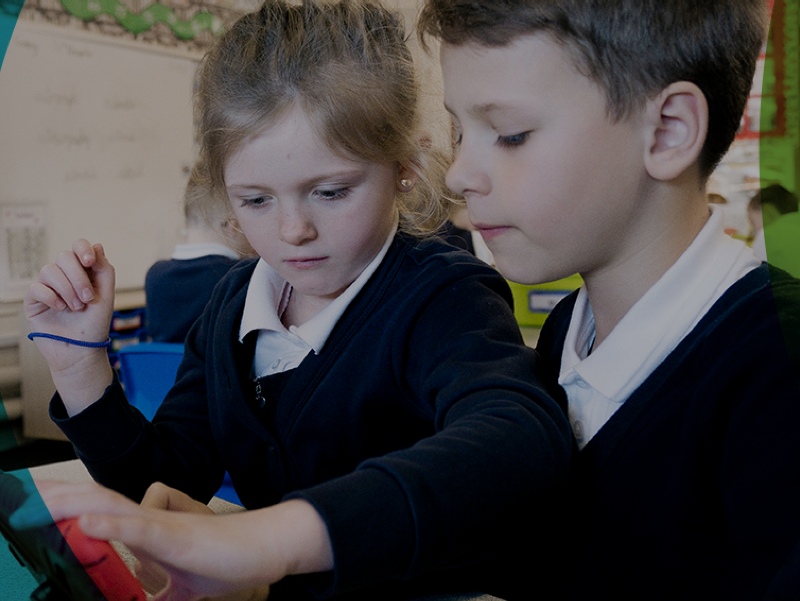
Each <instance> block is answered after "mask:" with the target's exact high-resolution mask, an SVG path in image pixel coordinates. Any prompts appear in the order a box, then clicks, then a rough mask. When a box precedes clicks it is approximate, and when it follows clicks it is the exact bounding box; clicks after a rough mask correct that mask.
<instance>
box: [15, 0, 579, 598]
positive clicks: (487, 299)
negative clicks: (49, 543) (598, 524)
mask: <svg viewBox="0 0 800 601" xmlns="http://www.w3.org/2000/svg"><path fill="white" fill-rule="evenodd" d="M416 95H417V87H416V83H415V80H414V75H413V70H412V65H411V59H410V54H409V51H408V49H407V47H406V44H405V40H404V32H403V28H402V26H401V24H400V22H399V20H398V18H397V17H396V16H395V15H394V14H392V13H391V12H389V11H387V10H385V9H383V8H381V7H380V6H378V5H376V4H373V3H369V2H366V3H363V4H360V3H355V2H342V3H337V4H327V3H325V4H324V3H321V2H316V1H311V0H307V1H305V2H303V4H302V5H299V6H297V5H290V4H287V3H284V2H279V1H268V2H267V3H266V4H264V6H263V7H262V8H261V9H260V10H259V11H257V12H254V13H252V14H249V15H247V16H245V17H243V18H242V19H241V20H240V21H238V22H237V23H236V24H235V26H234V27H233V28H232V29H231V30H230V31H229V32H227V33H226V34H225V35H224V36H223V37H222V39H221V40H220V42H219V44H218V46H217V47H216V48H215V49H214V50H213V51H212V52H211V53H210V54H209V55H208V57H207V58H206V59H205V61H204V62H203V64H202V67H201V72H200V78H199V89H198V96H197V105H196V106H197V120H198V123H199V127H200V131H201V133H202V137H201V148H202V150H201V153H202V159H203V161H204V162H205V164H206V166H207V168H208V172H209V174H210V175H209V178H210V181H209V182H208V185H209V186H210V188H211V192H212V193H211V194H210V195H209V197H212V198H216V199H217V200H218V202H217V203H216V204H214V205H212V206H209V207H208V208H207V212H208V214H209V215H213V214H215V213H217V212H218V211H221V210H222V211H232V213H233V217H235V218H236V220H237V221H238V223H239V224H240V226H241V228H242V230H243V231H244V233H245V235H246V237H247V239H248V241H249V243H250V244H251V245H252V247H253V248H254V249H255V250H256V251H257V252H258V254H259V255H260V259H259V260H257V261H250V262H245V263H244V264H242V265H241V266H238V267H234V268H233V269H232V270H231V271H230V272H229V274H228V276H226V278H225V279H224V280H223V281H222V283H221V284H220V285H218V286H217V287H216V289H215V291H214V294H213V296H212V299H211V301H210V303H209V305H208V307H207V308H206V311H205V313H204V314H203V316H202V317H201V318H200V320H199V321H198V322H197V323H196V324H195V325H194V326H193V328H192V330H191V331H190V333H189V335H188V338H187V341H186V353H185V356H184V360H183V363H182V366H181V368H180V370H179V373H178V377H177V380H176V383H175V386H174V388H173V389H172V391H171V392H170V394H169V395H168V396H167V398H166V400H165V401H164V403H163V405H162V406H161V408H160V410H159V411H158V414H157V415H156V416H155V418H154V419H153V422H152V423H149V422H147V421H146V420H145V419H144V418H142V416H141V415H140V414H139V413H138V412H137V411H136V410H135V409H132V408H131V407H129V406H128V404H127V402H126V401H125V397H124V393H123V391H122V389H121V387H120V385H119V383H118V382H117V381H116V380H115V378H114V374H113V372H112V370H111V368H110V367H109V365H108V361H107V359H106V354H105V352H104V350H103V349H102V348H101V349H97V348H91V347H89V348H87V347H84V346H80V345H76V344H75V343H74V342H64V341H62V340H52V339H48V338H44V337H37V338H35V340H36V344H37V346H38V347H39V349H40V350H41V352H42V353H43V354H44V355H45V357H46V358H47V361H48V363H49V365H50V369H51V372H52V375H53V380H54V382H55V384H56V388H57V390H58V394H57V395H56V396H55V397H54V399H53V402H52V407H51V410H52V415H53V418H54V420H55V421H56V422H57V423H58V424H59V425H60V427H61V428H62V429H63V431H64V432H65V433H66V434H67V435H68V436H69V438H70V439H71V440H72V441H73V443H74V444H75V447H76V449H77V452H78V454H79V456H80V457H81V459H82V460H83V461H84V463H85V464H86V465H87V467H88V468H89V470H90V472H91V473H92V475H93V476H94V478H95V479H96V480H97V481H98V482H100V483H102V484H104V485H105V486H108V487H110V488H113V489H115V490H117V491H120V492H122V493H123V494H125V495H126V496H128V497H130V498H132V499H135V500H140V499H142V497H143V495H144V494H145V491H146V490H147V489H148V486H150V485H151V484H152V483H153V482H156V481H160V482H163V483H165V484H166V485H168V486H169V487H172V488H175V489H179V490H180V491H183V492H184V493H186V494H188V495H189V496H191V497H192V498H194V499H198V500H200V501H203V502H206V501H208V500H209V499H210V497H211V496H212V495H213V494H214V492H215V491H216V490H217V489H218V487H219V485H220V482H221V480H222V477H223V474H224V473H225V471H226V470H227V471H228V472H229V473H230V476H231V479H232V481H233V484H234V486H235V488H236V492H237V493H238V495H239V498H240V499H241V500H242V502H243V504H244V505H245V506H246V507H247V508H248V509H250V510H252V511H249V512H246V513H245V514H244V515H242V516H232V517H226V518H225V519H226V526H225V528H224V529H223V528H222V527H221V526H220V525H219V524H220V522H215V523H214V525H213V526H212V525H210V524H211V523H210V522H209V520H210V519H220V518H204V517H203V518H201V517H200V516H191V517H190V518H187V519H189V520H190V521H188V522H184V521H173V522H172V523H171V524H169V525H168V520H165V519H162V518H153V521H152V522H150V526H149V527H148V528H149V529H150V533H151V534H152V533H153V530H152V529H153V528H155V524H159V525H160V527H165V528H172V530H171V531H170V534H171V535H172V536H174V537H176V538H173V539H171V540H174V541H175V547H174V548H173V549H172V551H171V552H170V551H167V552H166V555H161V557H162V558H166V556H169V558H170V559H168V560H167V563H169V562H170V561H171V562H173V563H172V565H177V566H178V567H186V568H188V569H189V571H190V572H191V571H194V572H195V573H199V574H201V575H203V576H205V577H211V579H212V580H213V583H212V584H208V582H209V579H208V578H205V579H200V581H201V584H197V582H198V581H196V580H192V581H191V582H192V584H191V585H186V584H185V580H184V579H182V577H183V576H185V574H183V573H181V572H176V571H173V572H172V574H173V576H174V577H175V581H176V582H181V583H183V584H181V585H180V586H188V588H189V589H191V590H192V591H193V592H198V589H199V591H200V592H205V593H208V592H214V593H219V592H223V591H225V590H228V589H231V588H237V587H241V586H244V585H248V586H249V585H254V584H258V583H264V584H270V583H274V582H277V581H279V580H282V579H284V577H286V576H292V575H295V574H308V573H311V572H315V573H317V574H315V575H313V576H306V577H302V578H297V577H290V578H285V579H284V580H282V581H281V582H280V583H279V584H277V585H276V586H274V587H273V589H272V593H271V595H272V597H271V598H281V597H286V598H292V599H299V598H303V597H304V596H307V595H309V594H310V593H313V594H325V595H334V594H346V593H348V592H349V591H352V590H355V589H361V593H360V594H362V595H363V596H364V597H365V598H372V599H375V598H380V599H387V598H395V597H396V598H407V597H410V596H416V595H420V594H423V593H429V592H433V591H440V590H450V591H459V590H476V589H479V590H484V591H487V592H493V593H496V594H504V595H508V596H511V595H510V593H508V592H506V591H505V590H504V589H503V588H502V586H501V585H505V584H507V583H510V581H511V579H510V578H509V576H510V574H506V573H504V571H508V572H511V571H512V569H513V568H512V567H511V564H510V563H509V560H508V558H507V557H504V555H505V554H510V553H511V552H512V551H514V552H518V549H519V546H520V545H519V544H517V543H521V539H522V538H523V537H525V536H526V533H528V531H529V527H530V526H531V525H532V521H533V516H534V515H536V514H537V513H538V511H537V509H541V508H543V507H545V506H546V505H547V504H548V503H549V502H550V500H551V497H552V494H551V492H552V490H553V489H554V488H555V485H556V484H557V483H558V482H559V481H560V479H561V477H562V474H563V473H564V472H565V469H566V466H567V463H568V459H569V455H570V449H571V446H570V435H569V428H568V424H567V422H566V420H565V418H564V415H563V413H562V411H561V409H560V408H559V406H558V405H557V404H556V403H555V402H554V400H553V399H552V397H551V396H550V395H549V394H548V393H547V392H546V391H544V390H543V389H542V388H541V387H540V386H538V385H537V384H533V383H532V382H534V381H535V380H534V374H535V370H536V369H537V363H536V357H535V354H534V353H533V351H531V350H529V349H527V348H525V347H524V345H523V343H522V339H521V337H520V333H519V329H518V327H517V325H516V322H515V320H514V316H513V314H512V312H511V309H510V306H509V303H510V294H509V291H508V289H507V287H506V285H505V282H504V280H503V279H502V277H500V275H499V274H498V273H497V272H496V271H494V270H493V269H491V268H489V267H488V266H486V265H484V264H482V263H480V262H479V261H477V260H476V259H474V258H473V257H471V256H470V255H468V254H467V253H463V252H460V251H455V250H453V249H452V248H451V247H448V246H446V245H444V244H442V243H441V242H438V241H436V240H435V239H432V238H427V239H426V238H423V237H420V234H421V233H422V232H424V231H425V230H426V229H428V230H430V229H431V227H432V226H433V225H438V223H439V222H440V221H441V219H442V217H443V215H442V217H440V214H442V213H443V212H444V211H443V208H442V204H441V202H440V200H439V196H438V195H437V194H436V189H435V186H434V185H433V179H432V178H431V177H429V176H428V175H426V173H427V171H426V170H425V169H424V168H423V166H424V165H425V163H426V160H427V159H426V153H425V152H424V148H425V146H427V144H426V143H419V142H417V140H420V136H419V135H418V134H417V133H416V127H417V122H418V117H417V114H416ZM218 221H219V220H218ZM113 273H114V272H113V268H112V267H111V265H110V264H109V262H108V260H107V259H106V257H105V255H104V253H103V249H102V247H101V246H100V245H94V246H92V245H90V244H89V243H88V242H87V241H84V240H80V241H78V242H76V243H75V245H74V246H73V249H72V252H67V253H62V254H61V255H60V256H59V257H58V259H57V261H56V263H55V264H52V265H48V266H46V267H44V268H43V269H42V271H41V274H40V278H39V282H38V283H36V284H34V285H33V286H32V287H31V288H30V292H29V293H28V296H27V298H26V302H25V311H26V315H27V317H28V319H29V322H30V325H31V327H32V330H33V331H34V332H36V333H45V334H55V335H57V336H61V337H64V338H67V339H73V340H79V341H81V342H89V343H93V342H99V341H102V340H104V339H105V337H106V336H107V332H108V326H109V319H110V316H111V309H112V305H113V293H114V275H113ZM48 490H50V489H48ZM54 490H55V491H56V492H51V493H48V492H46V491H45V493H44V494H45V497H46V500H47V501H48V502H55V501H54V498H61V499H62V500H61V501H60V502H61V503H65V504H64V505H60V506H58V507H57V506H54V507H53V508H51V509H52V511H53V512H54V515H61V514H60V513H59V512H61V511H66V512H71V511H74V512H82V511H84V510H85V509H86V508H87V507H98V508H99V507H101V506H102V507H103V511H104V512H106V513H107V512H112V513H113V512H116V513H120V512H121V513H125V514H128V513H130V512H131V511H133V509H132V508H131V506H130V505H126V504H124V503H123V504H121V505H120V504H119V499H118V497H116V496H114V495H112V494H110V493H103V495H100V496H98V497H96V499H95V500H94V501H89V500H87V499H86V498H84V496H83V495H79V496H78V497H77V498H79V499H80V500H79V501H76V500H75V499H76V498H75V497H72V496H71V495H72V493H70V492H65V491H64V489H62V488H58V487H56V489H54ZM68 490H71V489H68ZM159 490H162V489H159ZM65 495H66V497H65ZM170 495H174V496H173V497H172V498H180V499H183V500H185V498H184V497H182V496H179V495H177V493H174V492H168V493H167V496H170ZM90 497H92V498H95V497H94V495H93V494H92V495H90ZM101 497H102V498H103V499H113V502H111V501H109V502H110V505H108V506H107V505H105V501H104V502H102V503H101V502H100V501H99V500H97V499H100V498H101ZM64 498H69V499H72V500H71V501H64V500H63V499H64ZM187 504H188V505H191V503H187ZM78 505H80V507H78ZM161 506H162V507H163V506H170V507H172V506H174V504H173V503H172V502H165V503H162V505H161ZM177 506H178V508H181V507H184V502H183V501H181V502H178V503H177ZM59 507H60V508H59ZM66 507H71V509H65V508H66ZM112 507H113V508H114V509H112ZM136 515H142V514H138V513H137V514H136ZM182 518H186V516H182ZM183 524H186V525H187V527H188V526H189V525H191V528H192V529H194V530H186V529H182V527H181V525H183ZM87 525H88V524H87ZM88 527H89V529H90V530H89V531H90V533H92V534H94V535H99V536H102V534H100V532H99V531H97V530H94V531H93V530H91V525H88ZM148 528H146V529H148ZM221 530H222V531H221ZM197 533H199V534H197ZM115 534H116V535H117V536H118V537H119V538H121V539H122V540H123V541H125V533H122V532H115ZM161 534H162V535H163V534H164V532H163V531H161ZM201 536H202V538H200V537H201ZM186 537H188V538H186ZM159 540H160V541H161V543H164V541H165V540H166V539H165V538H163V537H162V538H160V539H159ZM198 540H200V541H202V542H201V543H198ZM129 542H130V543H132V544H133V545H134V546H137V545H142V544H143V543H142V541H141V540H138V539H137V540H133V539H129ZM184 545H186V546H187V547H184ZM144 547H145V548H146V549H147V550H148V551H149V552H151V553H152V552H156V551H154V550H153V549H152V548H150V547H148V546H147V545H144ZM188 547H191V552H190V555H191V557H190V558H188V557H187V555H185V553H187V552H188V551H187V548H188ZM176 557H182V560H186V559H187V558H188V559H189V563H188V564H187V563H181V562H180V561H178V562H175V561H174V560H175V558H176ZM193 562H194V563H193ZM177 574H181V575H182V576H181V578H178V577H177ZM174 586H178V585H174ZM204 586H206V587H207V588H203V587H204ZM193 587H194V588H193Z"/></svg>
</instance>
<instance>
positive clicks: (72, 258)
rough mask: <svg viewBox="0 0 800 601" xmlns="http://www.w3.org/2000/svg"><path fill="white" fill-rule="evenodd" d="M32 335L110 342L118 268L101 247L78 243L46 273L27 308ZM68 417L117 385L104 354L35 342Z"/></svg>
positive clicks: (30, 294)
mask: <svg viewBox="0 0 800 601" xmlns="http://www.w3.org/2000/svg"><path fill="white" fill-rule="evenodd" d="M23 310H24V312H25V317H26V318H27V319H28V323H29V324H30V327H31V331H32V332H43V333H46V334H54V335H57V336H63V337H66V338H72V339H75V340H82V341H85V342H101V341H103V340H106V339H107V338H108V331H109V327H110V325H111V315H112V313H113V311H114V267H113V266H112V265H111V263H109V262H108V259H107V258H106V256H105V252H104V251H103V247H102V246H101V245H100V244H95V245H94V246H92V245H91V244H90V243H89V242H88V241H86V240H78V241H76V242H75V243H74V244H73V245H72V250H71V251H65V252H62V253H61V254H59V255H58V258H57V259H56V261H55V263H49V264H47V265H45V266H44V267H42V269H41V271H40V272H39V279H38V281H37V282H36V283H34V284H32V285H31V287H30V288H29V289H28V293H27V294H26V296H25V301H24V304H23ZM34 341H35V343H36V347H37V348H38V349H39V351H40V352H41V353H42V355H44V357H45V359H46V360H47V363H48V365H49V367H50V372H51V374H52V376H53V382H54V383H55V385H56V389H57V390H58V391H59V393H60V394H61V397H62V399H63V401H64V404H65V406H66V408H67V411H68V412H69V414H70V415H74V414H75V413H78V412H79V411H81V410H83V409H84V408H85V407H87V406H88V405H90V404H91V403H93V402H94V401H96V400H97V399H99V398H100V397H101V396H102V394H103V391H104V390H105V388H106V387H107V386H108V385H109V384H111V382H112V381H113V372H112V371H111V366H110V365H109V363H108V355H107V353H106V350H105V349H104V348H86V347H81V346H76V345H72V344H68V343H65V342H61V341H57V340H50V339H46V338H35V339H34Z"/></svg>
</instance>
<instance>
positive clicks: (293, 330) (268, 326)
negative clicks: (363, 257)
mask: <svg viewBox="0 0 800 601" xmlns="http://www.w3.org/2000/svg"><path fill="white" fill-rule="evenodd" d="M396 231H397V226H395V227H394V228H393V229H392V231H391V232H390V234H389V236H388V238H387V239H386V242H384V244H383V247H381V250H380V251H379V252H378V254H377V255H376V256H375V258H374V259H373V260H372V261H371V262H370V263H369V265H367V266H366V267H365V268H364V271H362V272H361V274H360V275H359V276H358V277H357V278H356V279H355V280H354V281H353V283H352V284H350V285H349V286H348V287H347V288H346V289H345V291H344V292H342V294H340V295H339V296H338V297H337V298H336V299H335V300H334V301H333V302H332V303H330V304H329V305H328V306H327V307H325V308H324V309H323V310H322V311H320V312H319V313H317V314H316V315H315V316H314V317H312V318H311V319H309V320H308V321H307V322H306V323H304V324H302V325H300V326H291V327H290V328H288V329H287V328H286V327H285V326H284V325H283V324H282V323H281V318H280V316H281V315H282V314H283V310H284V309H285V308H286V303H287V302H288V300H289V296H290V293H291V286H290V285H289V283H288V282H286V281H285V280H284V279H283V278H282V277H281V276H280V274H278V272H277V271H275V270H274V269H273V268H272V267H270V266H269V265H268V264H267V263H266V262H265V261H264V260H263V259H261V260H259V262H258V263H257V264H256V267H255V269H254V270H253V274H252V275H251V276H250V284H249V286H248V289H247V296H246V297H245V302H244V313H243V314H242V323H241V326H240V328H239V340H240V341H242V340H244V337H245V336H246V335H247V334H249V333H250V332H252V331H257V330H268V331H274V332H279V333H282V334H289V335H295V336H298V337H299V338H301V339H302V340H303V341H305V342H306V343H307V344H308V345H309V346H310V347H311V348H312V349H314V352H316V353H319V352H320V351H321V350H322V347H323V346H324V345H325V342H327V340H328V337H329V336H330V333H331V331H332V330H333V327H334V326H335V325H336V322H337V321H339V318H340V317H341V316H342V313H344V311H345V309H347V307H348V305H349V304H350V302H351V301H352V300H353V298H355V296H356V294H358V293H359V292H360V291H361V289H362V288H363V287H364V285H365V284H366V283H367V281H368V280H369V278H370V277H371V276H372V274H373V273H375V271H376V270H377V269H378V266H379V265H380V264H381V261H383V258H384V257H385V256H386V253H387V252H388V251H389V246H390V245H391V243H392V240H393V239H394V235H395V233H396Z"/></svg>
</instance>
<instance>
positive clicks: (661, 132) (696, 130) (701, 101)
mask: <svg viewBox="0 0 800 601" xmlns="http://www.w3.org/2000/svg"><path fill="white" fill-rule="evenodd" d="M646 123H647V146H646V148H645V168H646V169H647V172H648V174H649V175H650V176H651V177H652V178H654V179H657V180H661V181H668V180H673V179H675V178H677V177H678V176H679V175H681V174H682V173H683V172H685V171H686V170H687V169H689V168H690V167H692V166H693V165H694V164H696V163H697V160H698V158H699V157H700V152H701V151H702V149H703V145H704V144H705V140H706V133H707V132H708V102H707V101H706V97H705V95H704V94H703V93H702V92H701V91H700V88H698V87H697V86H696V85H695V84H693V83H691V82H688V81H678V82H675V83H672V84H670V85H669V86H667V87H666V88H664V90H662V92H661V93H660V94H659V95H658V96H656V97H655V98H652V99H651V100H648V101H647V109H646Z"/></svg>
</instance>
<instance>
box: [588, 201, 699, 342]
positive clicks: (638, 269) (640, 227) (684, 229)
mask: <svg viewBox="0 0 800 601" xmlns="http://www.w3.org/2000/svg"><path fill="white" fill-rule="evenodd" d="M674 192H676V190H668V191H667V194H665V195H664V198H663V200H662V201H661V202H657V203H656V206H657V207H660V208H662V209H663V210H656V211H648V212H646V213H647V214H645V215H643V216H642V217H641V218H639V219H634V220H633V224H634V227H633V231H632V232H631V234H630V236H628V237H627V245H626V246H625V247H624V252H622V253H620V257H619V258H618V260H617V261H615V262H611V263H609V264H607V265H604V266H603V267H601V268H599V269H597V270H595V271H593V272H591V273H585V274H582V276H583V279H584V282H585V285H586V291H587V293H588V297H589V302H590V303H591V306H592V312H593V314H594V320H595V329H596V337H595V343H594V348H595V349H596V348H597V347H598V346H599V345H600V344H601V343H602V342H603V340H605V339H606V338H607V337H608V335H609V334H610V333H611V331H612V330H613V329H614V328H615V327H616V326H617V324H618V323H619V322H620V321H621V320H622V318H623V317H625V315H626V314H627V312H628V311H629V310H630V308H631V307H633V305H635V304H636V302H637V301H638V300H639V299H640V298H642V296H644V294H645V293H646V292H647V291H648V290H649V289H650V288H651V287H652V286H653V285H654V284H655V283H656V282H657V281H658V280H659V279H660V278H661V276H663V275H664V273H666V272H667V270H668V269H669V268H670V267H672V266H673V265H674V264H675V262H676V261H677V260H678V259H679V258H680V257H681V255H682V254H683V253H684V251H686V249H687V248H688V247H689V246H690V245H691V243H692V242H693V241H694V239H695V238H696V237H697V235H698V234H699V233H700V230H702V229H703V226H704V225H705V224H706V222H707V221H708V218H709V215H710V212H709V208H708V204H707V203H706V202H705V194H704V192H703V193H701V192H698V193H697V194H692V195H676V194H674ZM670 197H671V198H670Z"/></svg>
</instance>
